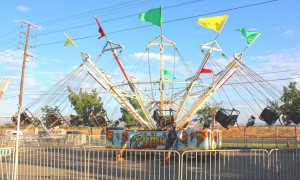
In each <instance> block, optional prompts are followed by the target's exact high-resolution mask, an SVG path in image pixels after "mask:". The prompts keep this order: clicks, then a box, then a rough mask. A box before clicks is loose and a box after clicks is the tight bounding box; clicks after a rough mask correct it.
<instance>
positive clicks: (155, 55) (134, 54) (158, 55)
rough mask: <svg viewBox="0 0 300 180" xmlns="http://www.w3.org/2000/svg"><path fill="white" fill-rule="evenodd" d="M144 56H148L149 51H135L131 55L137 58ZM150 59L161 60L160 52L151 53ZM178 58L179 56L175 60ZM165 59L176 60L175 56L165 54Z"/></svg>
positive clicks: (167, 60)
mask: <svg viewBox="0 0 300 180" xmlns="http://www.w3.org/2000/svg"><path fill="white" fill-rule="evenodd" d="M143 56H144V58H148V53H146V54H145V53H142V52H138V53H133V54H130V55H129V57H133V58H135V59H139V58H141V57H143ZM149 59H151V60H156V61H159V60H160V54H159V53H149ZM178 59H179V58H178V57H177V56H175V61H177V60H178ZM164 61H166V62H174V56H173V55H167V54H164Z"/></svg>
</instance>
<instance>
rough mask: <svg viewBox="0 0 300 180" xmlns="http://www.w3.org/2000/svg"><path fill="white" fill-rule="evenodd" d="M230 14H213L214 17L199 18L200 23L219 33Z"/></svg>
mask: <svg viewBox="0 0 300 180" xmlns="http://www.w3.org/2000/svg"><path fill="white" fill-rule="evenodd" d="M228 16H229V15H228V14H226V15H223V16H213V17H206V18H199V20H198V24H199V25H200V26H203V27H205V28H208V29H212V30H214V31H216V32H217V33H220V32H221V30H222V27H223V25H224V24H225V22H226V20H227V18H228Z"/></svg>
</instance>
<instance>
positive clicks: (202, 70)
mask: <svg viewBox="0 0 300 180" xmlns="http://www.w3.org/2000/svg"><path fill="white" fill-rule="evenodd" d="M200 73H204V74H213V73H214V72H213V70H211V69H204V68H203V69H201V72H200Z"/></svg>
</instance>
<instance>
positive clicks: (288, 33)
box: [276, 26, 297, 38]
mask: <svg viewBox="0 0 300 180" xmlns="http://www.w3.org/2000/svg"><path fill="white" fill-rule="evenodd" d="M276 32H278V33H280V34H281V36H282V37H286V38H287V37H293V36H295V35H297V33H296V30H295V29H294V28H292V27H288V26H284V27H278V28H276Z"/></svg>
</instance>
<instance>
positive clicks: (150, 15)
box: [139, 6, 162, 27]
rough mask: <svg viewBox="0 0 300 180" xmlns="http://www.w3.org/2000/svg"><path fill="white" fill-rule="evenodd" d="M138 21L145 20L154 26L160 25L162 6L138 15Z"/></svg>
mask: <svg viewBox="0 0 300 180" xmlns="http://www.w3.org/2000/svg"><path fill="white" fill-rule="evenodd" d="M139 19H140V21H147V22H150V23H152V24H154V25H156V26H159V27H162V8H161V6H160V7H159V8H155V9H150V10H148V11H146V12H144V13H141V14H140V16H139Z"/></svg>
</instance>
